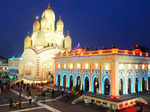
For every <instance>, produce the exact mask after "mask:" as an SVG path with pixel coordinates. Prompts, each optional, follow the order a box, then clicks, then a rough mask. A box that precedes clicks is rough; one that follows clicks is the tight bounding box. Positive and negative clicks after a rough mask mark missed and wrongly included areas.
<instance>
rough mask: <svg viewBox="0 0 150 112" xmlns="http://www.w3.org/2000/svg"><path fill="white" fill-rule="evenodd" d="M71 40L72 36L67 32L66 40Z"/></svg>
mask: <svg viewBox="0 0 150 112" xmlns="http://www.w3.org/2000/svg"><path fill="white" fill-rule="evenodd" d="M67 38H68V39H71V37H70V34H69V31H68V32H67V35H66V39H67Z"/></svg>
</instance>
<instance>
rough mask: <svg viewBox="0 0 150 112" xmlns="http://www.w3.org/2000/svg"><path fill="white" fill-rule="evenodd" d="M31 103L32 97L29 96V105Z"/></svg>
mask: <svg viewBox="0 0 150 112" xmlns="http://www.w3.org/2000/svg"><path fill="white" fill-rule="evenodd" d="M31 103H32V97H31V96H29V104H31Z"/></svg>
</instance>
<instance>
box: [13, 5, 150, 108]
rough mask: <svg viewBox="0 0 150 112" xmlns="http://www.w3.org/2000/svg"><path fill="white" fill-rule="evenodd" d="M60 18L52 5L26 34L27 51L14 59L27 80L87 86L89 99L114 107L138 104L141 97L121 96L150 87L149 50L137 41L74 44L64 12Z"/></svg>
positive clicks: (74, 88)
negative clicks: (118, 45) (101, 46)
mask: <svg viewBox="0 0 150 112" xmlns="http://www.w3.org/2000/svg"><path fill="white" fill-rule="evenodd" d="M55 22H56V20H55V13H54V11H53V10H52V8H51V7H50V5H48V8H47V9H45V10H44V11H43V13H42V16H41V20H39V17H36V20H35V22H34V23H33V32H32V35H29V34H28V35H27V36H26V38H25V40H24V51H23V53H22V55H21V57H20V58H19V61H17V63H16V64H15V68H16V66H17V70H18V69H19V70H18V71H19V74H18V77H21V78H20V79H21V80H23V81H24V83H47V82H50V83H52V84H53V85H54V86H55V87H57V88H58V89H59V88H65V89H69V90H76V91H80V90H82V91H83V92H84V93H85V96H84V98H83V99H84V101H85V102H88V101H89V99H90V100H91V101H94V102H95V103H96V104H98V105H104V106H106V107H110V106H111V108H115V109H122V108H125V107H128V106H131V105H135V104H136V100H137V98H133V99H132V98H131V97H129V99H128V98H126V100H125V99H123V100H122V99H120V98H122V96H125V97H126V96H130V95H133V94H138V93H141V92H146V91H150V57H149V52H147V51H146V50H143V48H141V47H140V46H139V45H138V44H136V45H135V46H134V47H133V49H130V50H128V49H119V48H115V47H113V48H110V49H98V50H87V49H84V48H81V47H80V44H78V46H77V47H76V48H75V49H73V50H72V39H71V37H70V35H69V33H67V34H66V35H64V23H63V21H62V19H61V17H59V18H58V20H57V22H56V25H55ZM13 61H16V60H14V59H13V60H10V63H11V62H13ZM11 66H12V67H11V68H14V65H13V64H11ZM18 71H17V72H18ZM93 94H94V96H92V95H93ZM100 96H104V97H101V98H100ZM97 97H98V98H97ZM110 97H115V98H118V97H119V98H118V100H113V99H111V100H110ZM92 98H93V99H92ZM107 98H108V99H107ZM119 99H120V101H119Z"/></svg>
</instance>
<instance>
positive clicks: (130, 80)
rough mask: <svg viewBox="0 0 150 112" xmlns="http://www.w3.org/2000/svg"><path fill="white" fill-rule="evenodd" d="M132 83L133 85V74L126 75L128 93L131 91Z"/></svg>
mask: <svg viewBox="0 0 150 112" xmlns="http://www.w3.org/2000/svg"><path fill="white" fill-rule="evenodd" d="M133 85H134V83H133V76H130V75H129V76H128V94H129V93H131V94H132V93H133Z"/></svg>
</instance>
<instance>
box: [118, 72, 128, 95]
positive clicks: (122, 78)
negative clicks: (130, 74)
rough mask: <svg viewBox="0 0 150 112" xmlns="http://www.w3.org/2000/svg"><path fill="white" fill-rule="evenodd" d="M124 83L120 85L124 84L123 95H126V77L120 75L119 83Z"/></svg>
mask: <svg viewBox="0 0 150 112" xmlns="http://www.w3.org/2000/svg"><path fill="white" fill-rule="evenodd" d="M120 83H121V84H122V85H120V86H122V93H123V95H125V94H126V84H125V78H124V77H123V76H122V75H121V76H120V79H119V84H120Z"/></svg>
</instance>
